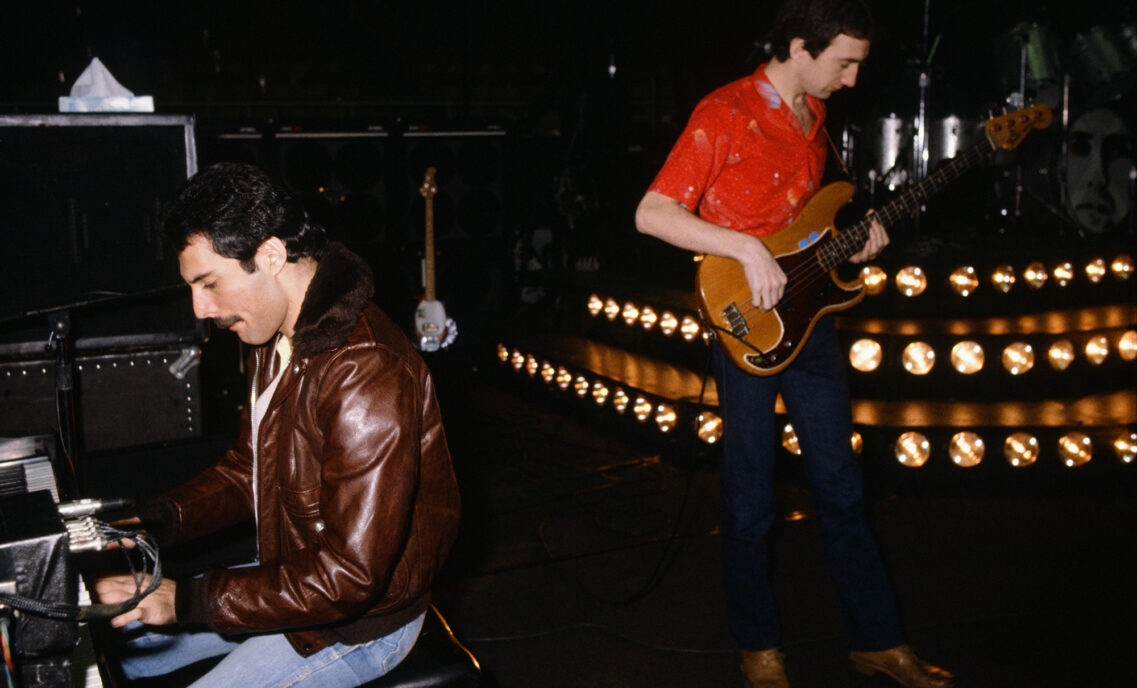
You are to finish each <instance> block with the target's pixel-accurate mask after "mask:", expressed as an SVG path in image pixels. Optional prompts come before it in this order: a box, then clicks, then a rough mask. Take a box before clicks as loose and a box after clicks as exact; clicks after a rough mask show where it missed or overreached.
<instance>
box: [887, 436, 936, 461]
mask: <svg viewBox="0 0 1137 688" xmlns="http://www.w3.org/2000/svg"><path fill="white" fill-rule="evenodd" d="M894 451H895V453H896V460H897V461H899V462H900V463H901V464H903V465H904V466H907V467H908V468H919V467H920V466H923V465H924V464H925V463H927V462H928V455H929V454H931V446H930V445H929V444H928V438H927V437H924V436H923V435H922V434H920V433H918V432H906V433H904V434H903V435H901V436H900V437H899V438H897V440H896V445H895V447H894Z"/></svg>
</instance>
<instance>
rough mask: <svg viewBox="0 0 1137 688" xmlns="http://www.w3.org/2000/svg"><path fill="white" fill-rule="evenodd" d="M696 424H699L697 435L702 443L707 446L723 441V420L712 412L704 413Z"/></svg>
mask: <svg viewBox="0 0 1137 688" xmlns="http://www.w3.org/2000/svg"><path fill="white" fill-rule="evenodd" d="M696 422H697V423H698V430H697V432H696V434H697V435H698V436H699V439H701V440H702V441H704V442H706V443H707V444H715V443H717V442H718V441H719V440H721V439H722V418H719V417H718V416H717V415H715V414H713V413H711V412H710V411H703V412H701V413H700V414H699V416H698V418H697V419H696Z"/></svg>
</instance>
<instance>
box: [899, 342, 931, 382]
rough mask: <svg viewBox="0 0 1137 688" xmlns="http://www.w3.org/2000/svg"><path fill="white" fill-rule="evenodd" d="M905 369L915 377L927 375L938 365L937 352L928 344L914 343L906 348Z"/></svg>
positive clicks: (904, 355)
mask: <svg viewBox="0 0 1137 688" xmlns="http://www.w3.org/2000/svg"><path fill="white" fill-rule="evenodd" d="M902 360H903V361H904V369H905V370H907V371H908V372H909V373H912V374H913V375H927V374H928V373H929V372H930V371H931V370H932V367H933V366H935V365H936V352H935V350H934V349H933V348H932V347H931V346H930V345H928V344H927V343H926V342H912V343H911V344H909V345H908V346H906V347H904V354H903V356H902Z"/></svg>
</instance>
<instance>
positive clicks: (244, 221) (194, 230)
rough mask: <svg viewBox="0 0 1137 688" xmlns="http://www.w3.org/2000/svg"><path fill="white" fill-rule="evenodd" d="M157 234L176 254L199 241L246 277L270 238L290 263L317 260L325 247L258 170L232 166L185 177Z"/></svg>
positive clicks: (294, 205) (296, 206)
mask: <svg viewBox="0 0 1137 688" xmlns="http://www.w3.org/2000/svg"><path fill="white" fill-rule="evenodd" d="M162 231H163V233H164V234H165V236H166V239H167V241H169V242H170V244H171V245H173V247H174V248H175V249H176V250H177V251H178V252H181V251H182V250H183V249H184V248H185V247H186V246H188V245H189V243H190V241H191V240H192V239H193V237H195V236H204V237H205V238H206V239H208V240H209V243H210V245H211V246H212V247H213V250H214V252H216V253H217V254H218V255H221V256H224V257H226V258H235V259H237V260H238V261H240V263H241V267H242V268H244V269H245V271H246V272H256V263H255V262H254V261H253V257H254V256H256V253H257V249H258V248H260V245H261V244H263V243H264V242H265V241H267V240H268V239H270V238H272V237H277V238H279V239H280V240H282V241H283V242H284V245H285V247H287V249H288V262H290V263H295V262H296V261H297V260H299V259H300V258H303V257H309V258H315V259H316V260H319V259H320V257H321V256H322V255H323V252H324V246H325V244H326V242H327V237H326V235H325V232H324V229H323V228H322V227H320V226H319V225H316V224H313V223H312V222H311V221H310V220H309V219H308V214H307V213H306V212H305V211H304V209H303V208H301V206H300V203H299V202H298V201H297V200H296V199H295V198H293V197H292V196H291V195H290V194H289V193H288V192H287V191H285V190H284V189H283V188H282V187H281V186H279V185H278V184H276V183H274V182H273V181H272V179H270V178H269V176H268V175H267V174H266V173H265V172H264V171H263V170H261V169H259V168H257V167H254V166H253V165H247V164H244V163H232V162H222V163H217V164H216V165H211V166H210V167H207V168H205V169H204V170H202V171H200V172H198V173H197V174H195V175H194V176H193V177H191V178H190V180H189V181H188V182H186V185H185V187H184V188H183V189H182V191H181V193H180V194H179V195H178V197H177V199H176V200H175V201H174V202H173V204H172V205H171V206H170V208H169V209H168V210H167V212H166V217H165V219H164V220H163V222H162Z"/></svg>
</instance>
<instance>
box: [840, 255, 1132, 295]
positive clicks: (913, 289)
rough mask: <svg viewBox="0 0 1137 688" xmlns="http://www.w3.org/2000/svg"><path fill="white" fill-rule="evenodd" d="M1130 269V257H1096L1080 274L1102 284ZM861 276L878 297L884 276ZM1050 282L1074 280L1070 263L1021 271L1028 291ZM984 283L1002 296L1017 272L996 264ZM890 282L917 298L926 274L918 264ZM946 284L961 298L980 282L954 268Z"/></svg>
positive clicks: (873, 269)
mask: <svg viewBox="0 0 1137 688" xmlns="http://www.w3.org/2000/svg"><path fill="white" fill-rule="evenodd" d="M1133 270H1134V267H1133V258H1132V257H1131V256H1129V255H1128V254H1120V255H1118V256H1116V257H1115V258H1114V259H1113V260H1112V261H1109V262H1107V261H1106V260H1105V259H1104V258H1100V257H1099V258H1092V259H1090V260H1089V261H1088V262H1086V263H1085V265H1083V266H1082V273H1083V274H1084V275H1085V279H1086V280H1088V281H1089V282H1090V283H1091V284H1098V283H1100V282H1102V281H1103V280H1105V278H1106V276H1107V275H1112V276H1113V278H1114V279H1116V280H1119V281H1125V280H1128V279H1129V278H1130V277H1131V276H1132V275H1133ZM862 275H863V277H864V283H865V291H866V292H868V293H869V294H870V295H873V294H880V293H881V292H883V291H884V290H885V289H886V288H887V286H888V274H887V273H886V272H885V271H884V270H883V269H882V268H880V267H879V266H876V265H869V266H866V267H865V268H864V269H863V270H862ZM1051 279H1053V280H1054V284H1057V285H1058V286H1059V287H1066V286H1069V285H1070V284H1072V283H1073V282H1074V281H1075V280H1076V279H1078V268H1077V266H1075V265H1074V263H1072V262H1071V261H1062V262H1060V263H1058V264H1056V265H1054V266H1053V267H1052V268H1050V269H1047V267H1046V264H1045V263H1043V262H1041V261H1035V262H1033V263H1030V264H1029V265H1027V266H1026V267H1025V268H1023V269H1022V281H1023V283H1025V284H1026V286H1027V287H1029V288H1030V289H1034V290H1038V289H1041V288H1042V287H1044V286H1045V285H1046V284H1047V282H1049V281H1050V280H1051ZM988 281H989V282H990V284H991V286H992V287H994V288H995V289H996V290H997V291H1000V292H1002V293H1004V294H1006V293H1008V292H1010V291H1011V289H1013V288H1014V287H1015V284H1017V283H1018V273H1017V272H1016V271H1015V268H1014V266H1013V265H1010V264H1004V265H999V266H997V267H995V268H994V269H992V270H991V273H990V275H989V276H988ZM894 282H895V285H896V290H897V291H898V292H899V293H900V294H902V295H904V296H908V297H915V296H919V295H920V294H922V293H924V291H925V290H926V289H927V288H928V277H927V273H926V272H925V271H924V269H923V268H921V267H920V266H918V265H909V266H907V267H904V268H901V269H900V270H898V271H897V272H896V277H895V279H894ZM947 282H948V286H950V287H951V290H952V291H953V292H955V293H956V294H958V295H960V296H962V297H965V298H966V297H969V296H971V295H972V294H974V293H975V292H976V291H977V290H978V289H979V287H980V286H981V283H982V282H981V280H980V275H979V272H978V271H977V270H976V269H975V267H974V266H971V265H961V266H959V267H957V268H956V269H955V270H953V271H952V272H951V274H950V275H948V278H947Z"/></svg>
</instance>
